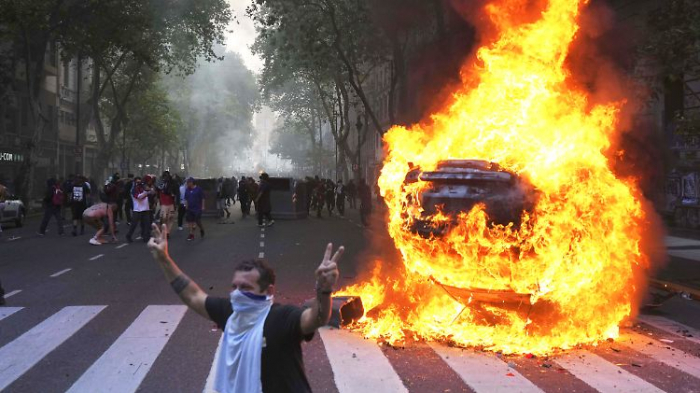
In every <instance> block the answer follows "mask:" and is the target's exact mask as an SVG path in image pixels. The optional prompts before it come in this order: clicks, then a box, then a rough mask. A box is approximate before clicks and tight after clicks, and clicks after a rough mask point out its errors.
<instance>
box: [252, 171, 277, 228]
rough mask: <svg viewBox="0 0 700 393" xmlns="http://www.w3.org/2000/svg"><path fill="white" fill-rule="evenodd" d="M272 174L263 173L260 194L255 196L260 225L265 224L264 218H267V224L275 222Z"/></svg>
mask: <svg viewBox="0 0 700 393" xmlns="http://www.w3.org/2000/svg"><path fill="white" fill-rule="evenodd" d="M271 191H272V190H271V188H270V175H268V174H267V173H263V174H261V175H260V186H259V187H258V195H257V196H256V197H255V211H256V212H257V213H258V226H259V227H262V226H265V225H264V224H263V218H264V219H265V220H267V226H272V225H274V224H275V220H273V219H272V214H271V213H272V201H270V192H271Z"/></svg>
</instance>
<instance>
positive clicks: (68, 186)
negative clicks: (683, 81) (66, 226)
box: [61, 173, 75, 221]
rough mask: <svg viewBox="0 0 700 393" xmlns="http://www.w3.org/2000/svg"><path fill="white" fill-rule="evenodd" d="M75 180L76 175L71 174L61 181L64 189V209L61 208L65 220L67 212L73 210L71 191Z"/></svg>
mask: <svg viewBox="0 0 700 393" xmlns="http://www.w3.org/2000/svg"><path fill="white" fill-rule="evenodd" d="M74 181H75V175H74V174H72V173H71V174H70V175H68V178H66V179H65V180H63V181H61V189H62V190H63V198H64V200H63V209H61V218H63V221H65V220H66V216H65V212H66V211H71V202H72V201H71V193H72V192H73V182H74Z"/></svg>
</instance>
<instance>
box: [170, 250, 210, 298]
mask: <svg viewBox="0 0 700 393" xmlns="http://www.w3.org/2000/svg"><path fill="white" fill-rule="evenodd" d="M158 264H159V265H160V267H161V269H162V270H163V274H164V275H165V279H166V280H168V283H170V286H171V287H172V288H173V290H174V291H175V293H177V295H178V296H179V297H180V299H181V300H182V302H183V303H185V304H186V305H188V306H191V302H192V299H194V298H195V297H196V296H197V295H198V294H200V293H201V294H202V295H206V294H205V293H204V291H202V289H201V288H200V287H199V285H197V283H195V282H194V281H192V280H191V279H190V278H189V277H188V276H187V275H186V274H185V273H183V272H182V270H180V268H179V267H178V266H177V265H176V264H175V261H173V260H172V258H170V256H162V257H159V258H158Z"/></svg>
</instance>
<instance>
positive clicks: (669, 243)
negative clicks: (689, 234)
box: [665, 236, 700, 247]
mask: <svg viewBox="0 0 700 393" xmlns="http://www.w3.org/2000/svg"><path fill="white" fill-rule="evenodd" d="M665 243H666V247H685V246H700V240H695V239H686V238H683V237H676V236H666V239H665Z"/></svg>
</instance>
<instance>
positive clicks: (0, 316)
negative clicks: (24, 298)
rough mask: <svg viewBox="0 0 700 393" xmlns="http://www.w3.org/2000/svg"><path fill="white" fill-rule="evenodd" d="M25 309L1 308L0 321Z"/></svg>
mask: <svg viewBox="0 0 700 393" xmlns="http://www.w3.org/2000/svg"><path fill="white" fill-rule="evenodd" d="M23 308H24V307H0V321H2V320H3V319H5V318H7V317H9V316H10V315H12V314H14V313H16V312H17V311H19V310H21V309H23Z"/></svg>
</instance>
